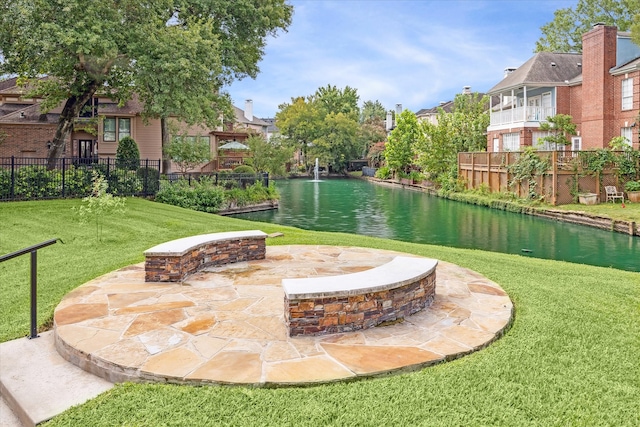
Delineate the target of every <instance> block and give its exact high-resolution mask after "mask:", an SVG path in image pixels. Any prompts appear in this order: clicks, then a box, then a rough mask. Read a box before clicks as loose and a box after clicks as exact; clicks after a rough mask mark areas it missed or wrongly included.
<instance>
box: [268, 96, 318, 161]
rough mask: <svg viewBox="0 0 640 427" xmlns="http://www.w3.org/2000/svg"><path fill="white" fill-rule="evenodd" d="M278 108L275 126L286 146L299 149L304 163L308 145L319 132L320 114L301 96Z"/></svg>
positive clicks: (308, 100) (313, 105) (314, 106)
mask: <svg viewBox="0 0 640 427" xmlns="http://www.w3.org/2000/svg"><path fill="white" fill-rule="evenodd" d="M278 108H279V111H278V112H277V113H276V126H277V127H278V129H280V133H281V135H283V136H285V137H286V139H287V142H288V144H290V145H291V146H293V147H296V148H299V149H300V151H301V152H302V157H303V161H304V162H306V161H307V149H308V147H309V144H311V143H312V142H313V140H314V139H316V137H317V135H318V132H319V122H320V118H321V116H320V112H319V111H318V109H317V108H316V105H315V104H314V103H313V102H312V101H311V100H310V99H307V98H304V97H301V96H300V97H297V98H291V104H287V103H283V104H280V105H279V106H278Z"/></svg>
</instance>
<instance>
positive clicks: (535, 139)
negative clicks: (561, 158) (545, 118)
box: [531, 131, 564, 151]
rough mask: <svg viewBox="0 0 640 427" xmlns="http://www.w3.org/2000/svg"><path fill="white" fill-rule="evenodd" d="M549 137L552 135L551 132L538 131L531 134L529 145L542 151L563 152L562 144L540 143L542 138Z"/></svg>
mask: <svg viewBox="0 0 640 427" xmlns="http://www.w3.org/2000/svg"><path fill="white" fill-rule="evenodd" d="M550 135H552V133H551V132H540V131H538V132H533V134H532V135H531V139H532V141H531V142H532V144H531V145H533V146H534V147H536V148H537V149H539V150H543V151H564V144H557V143H555V142H549V141H541V139H542V138H544V137H546V136H550Z"/></svg>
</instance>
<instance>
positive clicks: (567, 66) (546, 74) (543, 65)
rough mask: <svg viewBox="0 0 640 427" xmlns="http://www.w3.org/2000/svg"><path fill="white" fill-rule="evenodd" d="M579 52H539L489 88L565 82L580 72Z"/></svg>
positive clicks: (554, 84)
mask: <svg viewBox="0 0 640 427" xmlns="http://www.w3.org/2000/svg"><path fill="white" fill-rule="evenodd" d="M581 64H582V55H581V54H579V53H553V52H539V53H536V54H535V55H534V56H532V57H531V58H530V59H529V60H528V61H527V62H525V63H524V64H522V65H521V66H520V67H518V68H517V69H516V70H515V71H513V72H512V73H511V74H508V75H507V76H506V77H505V78H504V79H502V80H501V81H500V83H498V84H497V85H495V86H494V87H492V88H491V89H490V90H489V93H495V92H499V91H503V90H506V89H510V88H515V87H518V86H522V85H536V86H542V85H550V86H551V85H552V86H557V85H558V84H566V83H565V82H569V81H571V80H573V79H575V78H576V77H578V76H580V75H581V74H582V66H581Z"/></svg>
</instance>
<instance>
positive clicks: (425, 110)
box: [416, 101, 453, 117]
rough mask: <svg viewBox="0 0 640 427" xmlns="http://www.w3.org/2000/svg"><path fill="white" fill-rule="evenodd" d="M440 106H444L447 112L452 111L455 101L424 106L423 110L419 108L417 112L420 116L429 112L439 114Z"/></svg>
mask: <svg viewBox="0 0 640 427" xmlns="http://www.w3.org/2000/svg"><path fill="white" fill-rule="evenodd" d="M439 108H442V109H443V110H444V111H445V113H450V112H451V111H452V110H453V101H447V102H441V103H440V104H438V105H436V106H435V107H431V108H423V109H421V110H418V112H417V113H416V116H418V117H419V116H426V115H428V114H438V109H439Z"/></svg>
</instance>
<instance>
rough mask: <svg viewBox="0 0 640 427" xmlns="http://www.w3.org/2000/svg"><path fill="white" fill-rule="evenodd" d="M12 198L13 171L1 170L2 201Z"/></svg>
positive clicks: (0, 192) (0, 197) (0, 190)
mask: <svg viewBox="0 0 640 427" xmlns="http://www.w3.org/2000/svg"><path fill="white" fill-rule="evenodd" d="M9 197H11V171H10V170H9V169H0V199H8V198H9Z"/></svg>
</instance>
